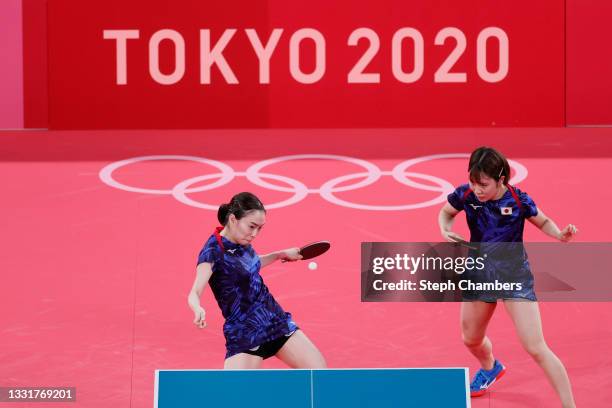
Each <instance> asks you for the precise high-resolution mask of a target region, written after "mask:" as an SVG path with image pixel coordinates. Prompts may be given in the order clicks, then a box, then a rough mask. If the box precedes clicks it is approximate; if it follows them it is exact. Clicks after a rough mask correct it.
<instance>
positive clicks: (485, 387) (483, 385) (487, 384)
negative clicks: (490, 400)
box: [480, 378, 497, 390]
mask: <svg viewBox="0 0 612 408" xmlns="http://www.w3.org/2000/svg"><path fill="white" fill-rule="evenodd" d="M495 380H497V378H494V379H493V380H491V381H487V382H486V383H484V384H482V385H481V386H480V389H481V390H485V389H487V388H489V387H490V386H491V385H493V383H494V382H495Z"/></svg>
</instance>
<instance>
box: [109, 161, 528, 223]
mask: <svg viewBox="0 0 612 408" xmlns="http://www.w3.org/2000/svg"><path fill="white" fill-rule="evenodd" d="M466 158H469V154H467V153H448V154H434V155H430V156H423V157H417V158H414V159H408V160H405V161H403V162H401V163H399V164H398V165H396V166H395V167H394V168H393V169H392V170H381V169H380V168H379V167H378V166H376V165H375V164H373V163H370V162H368V161H366V160H362V159H357V158H355V157H348V156H339V155H333V154H296V155H290V156H281V157H275V158H272V159H268V160H263V161H260V162H258V163H255V164H253V165H251V166H250V167H249V168H248V169H247V170H246V171H244V172H238V171H234V169H232V168H231V167H230V166H228V165H227V164H225V163H222V162H220V161H217V160H212V159H207V158H203V157H197V156H178V155H159V156H142V157H134V158H131V159H126V160H121V161H117V162H114V163H111V164H109V165H107V166H105V167H104V168H102V170H100V173H99V176H100V179H101V180H102V182H104V183H105V184H107V185H109V186H111V187H114V188H117V189H120V190H124V191H130V192H134V193H141V194H161V195H171V196H173V197H174V198H175V199H176V200H178V201H180V202H181V203H183V204H186V205H189V206H192V207H196V208H202V209H205V210H214V211H216V210H217V209H218V208H219V206H218V204H208V203H203V202H200V201H195V200H193V199H192V198H190V197H189V196H188V195H189V194H193V193H200V192H203V191H209V190H212V189H215V188H218V187H221V186H223V185H226V184H228V183H230V182H231V181H232V180H233V179H234V178H235V177H246V178H247V180H249V181H250V182H251V183H253V184H254V185H257V186H259V187H263V188H267V189H269V190H275V191H282V192H287V193H292V196H291V197H289V198H288V199H286V200H283V201H279V202H276V203H270V204H266V208H269V209H274V208H282V207H287V206H290V205H293V204H297V203H299V202H300V201H302V200H303V199H304V198H306V197H307V196H308V195H309V194H319V195H320V196H321V197H322V198H323V199H324V200H327V201H329V202H330V203H333V204H336V205H340V206H343V207H348V208H355V209H359V210H369V211H404V210H414V209H417V208H425V207H429V206H433V205H437V204H440V203H443V202H445V201H446V196H447V195H448V194H449V193H451V192H453V191H454V189H455V187H454V186H453V185H452V184H451V183H450V182H448V181H447V180H444V179H442V178H440V177H436V176H433V175H429V174H423V173H417V172H413V171H408V170H409V169H410V167H412V166H414V165H415V164H418V163H423V162H427V161H430V160H437V159H464V160H465V159H466ZM154 160H183V161H192V162H198V163H204V164H208V165H210V166H213V167H216V168H217V169H218V170H219V172H218V173H212V174H204V175H201V176H196V177H192V178H189V179H187V180H183V181H181V182H180V183H178V184H176V185H175V186H174V187H173V188H172V189H167V190H158V189H150V188H142V187H134V186H128V185H125V184H122V183H120V182H118V181H117V180H115V179H114V178H113V172H114V171H115V170H117V169H119V168H122V167H125V166H128V165H130V164H133V163H138V162H144V161H154ZM290 160H337V161H342V162H347V163H352V164H355V165H357V166H360V167H362V168H363V169H364V170H365V171H363V172H358V173H352V174H347V175H344V176H339V177H336V178H333V179H331V180H328V181H326V182H324V183H323V184H322V185H321V186H320V187H319V188H309V187H308V186H306V185H305V184H304V183H302V182H301V181H299V180H296V179H294V178H291V177H287V176H283V175H280V174H273V173H266V172H263V171H262V170H263V169H265V168H266V167H268V166H270V165H273V164H276V163H281V162H285V161H290ZM508 162H509V163H510V166H511V167H512V168H513V169H514V173H515V174H514V176H513V177H512V178H511V180H510V183H512V184H516V183H519V182H521V181H523V180H524V179H525V178H526V177H527V168H526V167H525V166H523V165H522V164H520V163H518V162H516V161H514V160H508ZM383 176H388V177H393V178H394V179H395V181H397V182H398V183H399V184H402V185H404V186H407V187H411V188H416V189H419V190H426V191H432V192H436V193H438V195H437V196H436V197H434V198H432V199H431V200H427V201H423V202H419V203H412V204H402V205H369V204H361V203H354V202H350V201H346V200H343V199H341V198H339V197H337V196H336V194H337V193H340V192H343V191H350V190H356V189H359V188H363V187H366V186H369V185H371V184H373V183H375V182H376V181H378V180H379V179H380V178H381V177H383ZM266 179H268V180H273V181H277V182H281V183H286V184H287V186H279V185H277V184H273V183H270V182H269V181H266ZM355 179H362V180H361V181H358V182H355V183H353V184H349V185H342V186H341V187H338V185H339V184H342V183H345V182H347V181H350V180H355ZM207 180H215V181H213V182H212V183H209V184H205V185H203V186H198V187H192V186H193V185H194V184H196V183H201V182H204V181H207ZM417 180H420V181H427V182H429V183H433V184H434V185H431V184H423V183H420V182H418V181H417Z"/></svg>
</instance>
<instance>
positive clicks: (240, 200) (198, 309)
mask: <svg viewBox="0 0 612 408" xmlns="http://www.w3.org/2000/svg"><path fill="white" fill-rule="evenodd" d="M217 218H218V219H219V222H220V223H221V225H222V227H218V228H217V229H216V230H215V231H214V233H213V234H212V235H211V236H210V238H208V240H207V241H206V243H205V244H204V247H203V248H202V250H201V251H200V254H199V256H198V264H197V268H196V278H195V282H194V284H193V288H192V289H191V292H190V293H189V296H188V303H189V305H190V306H191V309H192V310H193V312H194V314H195V319H194V321H193V322H194V324H195V325H196V326H197V327H200V328H204V327H206V320H205V316H206V312H205V311H204V308H203V307H202V306H201V305H200V296H201V295H202V291H203V290H204V288H205V287H206V285H207V284H210V288H211V289H212V291H213V294H214V296H215V299H216V300H217V303H218V305H219V308H221V312H222V314H223V317H224V318H225V324H224V325H223V334H224V335H225V340H226V344H225V345H226V354H225V364H224V367H225V368H226V369H250V368H259V367H260V366H261V363H262V361H263V360H264V359H266V358H269V357H272V356H276V357H278V358H279V359H281V360H282V361H283V362H285V363H286V364H287V365H288V366H290V367H292V368H324V367H326V363H325V359H324V358H323V355H322V354H321V353H320V352H319V350H318V349H317V348H316V346H315V345H314V344H313V343H312V342H311V341H310V339H309V338H308V337H306V335H305V334H304V333H303V332H302V331H301V330H300V329H299V328H298V327H297V325H296V324H295V322H294V321H293V320H292V318H291V314H290V313H287V312H285V311H284V310H283V309H282V308H281V306H280V305H279V304H278V303H277V302H276V300H274V297H273V296H272V294H271V293H270V292H269V291H268V288H267V287H266V285H265V284H264V282H263V280H262V278H261V275H260V274H259V270H260V268H262V267H264V266H267V265H270V264H271V263H273V262H275V261H278V260H284V261H290V262H291V261H297V260H299V259H300V258H301V255H300V253H299V248H290V249H285V250H282V251H277V252H272V253H270V254H267V255H257V253H256V252H255V250H254V249H253V247H252V246H251V242H252V241H253V240H254V239H255V237H256V236H257V235H258V234H259V232H260V231H261V228H262V227H263V225H264V224H265V222H266V210H265V208H264V206H263V204H262V203H261V201H260V200H259V199H258V198H257V197H256V196H254V195H253V194H251V193H247V192H243V193H240V194H236V195H235V196H234V197H232V199H231V201H230V202H229V203H228V204H223V205H221V206H220V207H219V211H218V213H217Z"/></svg>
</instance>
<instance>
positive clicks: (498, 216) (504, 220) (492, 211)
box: [448, 184, 538, 301]
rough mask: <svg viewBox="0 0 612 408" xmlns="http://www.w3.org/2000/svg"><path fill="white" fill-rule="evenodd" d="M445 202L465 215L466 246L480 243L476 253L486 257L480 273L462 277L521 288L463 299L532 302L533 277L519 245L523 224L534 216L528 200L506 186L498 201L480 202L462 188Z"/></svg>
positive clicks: (465, 186)
mask: <svg viewBox="0 0 612 408" xmlns="http://www.w3.org/2000/svg"><path fill="white" fill-rule="evenodd" d="M448 202H449V203H450V205H451V206H453V208H455V209H456V210H458V211H465V216H466V219H467V223H468V227H469V229H470V242H478V243H481V245H480V251H481V252H482V253H486V254H487V256H488V258H487V262H486V268H485V270H484V271H479V272H475V271H472V272H471V273H468V274H466V276H465V277H466V278H467V279H470V280H473V281H477V282H495V281H496V280H497V281H500V282H509V283H517V282H519V283H521V285H522V289H521V290H512V291H504V292H500V293H497V292H496V293H493V292H476V291H471V292H470V291H464V293H463V297H464V298H465V299H468V300H484V301H495V300H496V299H499V298H504V299H507V298H519V299H528V300H536V296H535V292H534V290H533V285H534V281H533V274H532V273H531V269H530V266H529V260H528V257H527V253H526V252H525V249H524V247H523V245H522V242H523V229H524V228H525V220H526V219H527V218H530V217H534V216H536V215H537V214H538V209H537V207H536V204H535V203H534V201H533V200H532V199H531V197H529V195H528V194H527V193H525V192H523V191H521V190H519V189H518V188H515V187H512V186H510V185H509V186H508V190H507V191H506V192H505V193H504V195H503V196H502V197H501V198H500V199H498V200H489V201H486V202H481V201H479V200H478V198H477V197H476V195H475V194H474V193H473V192H472V191H471V190H470V188H469V185H468V184H463V185H461V186H459V187H457V188H456V189H455V191H453V192H452V193H451V194H449V195H448ZM513 243H514V244H513Z"/></svg>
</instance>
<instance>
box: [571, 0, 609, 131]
mask: <svg viewBox="0 0 612 408" xmlns="http://www.w3.org/2000/svg"><path fill="white" fill-rule="evenodd" d="M610 21H612V3H611V2H610V1H608V0H567V124H568V125H612V25H611V24H610Z"/></svg>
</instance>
